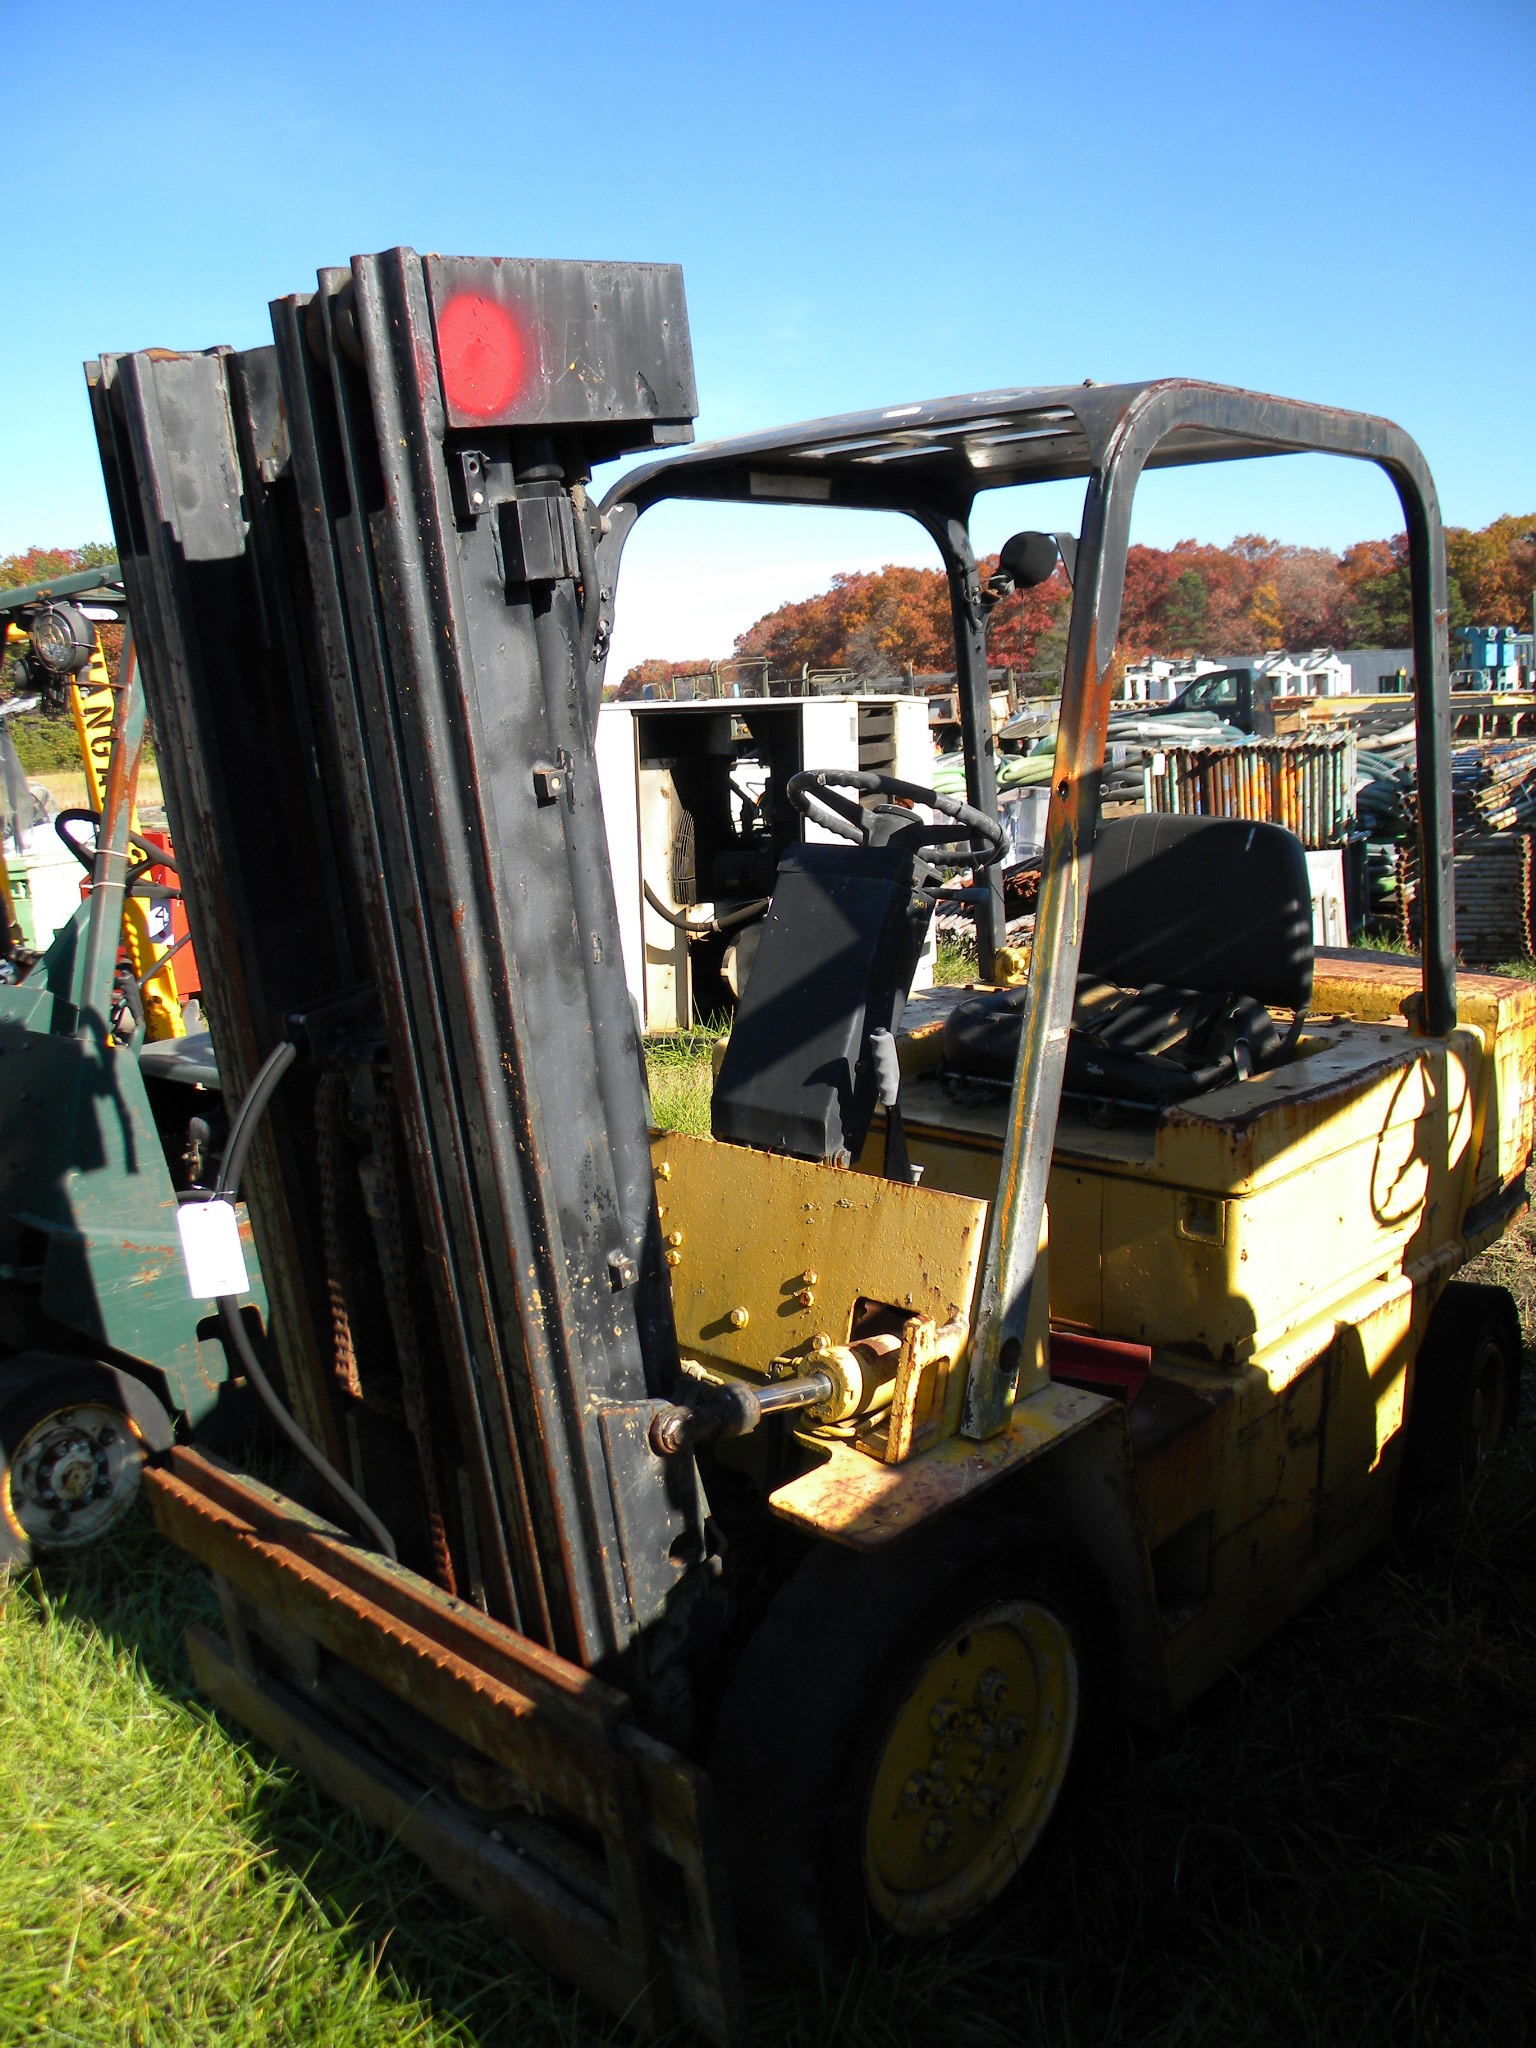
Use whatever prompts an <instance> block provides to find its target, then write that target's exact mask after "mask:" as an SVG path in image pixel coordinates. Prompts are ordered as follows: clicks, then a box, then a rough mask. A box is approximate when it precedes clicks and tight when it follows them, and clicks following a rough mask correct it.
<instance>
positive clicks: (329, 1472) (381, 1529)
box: [213, 1040, 399, 1564]
mask: <svg viewBox="0 0 1536 2048" xmlns="http://www.w3.org/2000/svg"><path fill="white" fill-rule="evenodd" d="M297 1057H298V1049H297V1047H295V1046H293V1045H291V1044H289V1043H288V1041H287V1040H284V1042H283V1043H282V1044H281V1045H279V1046H277V1047H275V1048H274V1049H273V1051H271V1052H270V1053H268V1055H267V1057H266V1058H265V1059H264V1060H263V1061H262V1063H261V1066H260V1068H259V1070H258V1071H257V1074H256V1078H255V1080H254V1081H252V1083H251V1085H250V1087H249V1088H247V1089H246V1091H245V1100H244V1101H243V1102H242V1103H241V1105H240V1107H239V1109H238V1110H236V1112H235V1120H234V1122H233V1124H231V1126H230V1131H229V1142H228V1143H227V1144H226V1145H225V1147H224V1161H223V1164H222V1165H221V1166H220V1168H219V1178H218V1184H217V1185H216V1186H215V1188H214V1191H213V1199H214V1200H215V1201H216V1202H233V1201H234V1199H235V1195H236V1192H237V1191H238V1189H239V1186H240V1176H241V1174H242V1173H243V1172H244V1170H245V1160H246V1155H247V1153H248V1152H249V1151H250V1149H251V1140H252V1138H253V1137H254V1136H255V1135H256V1126H257V1124H258V1123H259V1122H260V1120H261V1113H262V1111H263V1110H264V1109H265V1108H266V1106H267V1104H268V1102H269V1101H270V1100H271V1099H272V1094H273V1091H274V1090H275V1089H276V1087H277V1084H278V1082H279V1081H281V1080H282V1078H283V1076H284V1074H286V1073H287V1071H288V1069H289V1068H290V1067H291V1066H292V1065H293V1063H294V1060H295V1059H296V1058H297ZM218 1310H219V1319H220V1321H221V1322H222V1323H223V1325H224V1334H225V1336H226V1337H227V1338H228V1339H229V1342H230V1343H231V1344H232V1345H233V1347H234V1349H235V1352H236V1354H237V1355H238V1357H239V1359H240V1363H241V1365H242V1366H244V1368H245V1373H246V1377H247V1378H248V1379H249V1381H250V1383H251V1385H252V1386H253V1387H254V1388H255V1389H256V1391H257V1393H258V1394H259V1395H260V1396H261V1401H262V1405H263V1407H265V1409H266V1410H267V1412H268V1414H269V1415H270V1416H271V1417H272V1420H273V1421H274V1422H275V1423H276V1424H277V1426H278V1428H279V1429H280V1430H281V1431H282V1432H283V1435H284V1436H285V1437H287V1439H288V1441H289V1442H290V1443H291V1444H292V1445H293V1447H294V1449H295V1450H296V1451H297V1452H298V1454H299V1456H300V1457H301V1458H303V1459H304V1460H305V1462H306V1463H307V1464H309V1465H311V1466H312V1467H313V1468H314V1470H315V1471H316V1472H318V1473H319V1475H320V1477H321V1478H322V1479H323V1480H324V1481H325V1483H326V1485H327V1486H329V1487H331V1488H332V1489H333V1491H334V1492H335V1493H336V1496H337V1498H338V1499H340V1500H343V1501H345V1502H346V1504H347V1506H348V1507H349V1508H350V1509H351V1510H352V1512H353V1514H355V1515H356V1516H357V1518H358V1520H359V1521H360V1522H361V1523H362V1524H363V1526H364V1528H366V1529H367V1530H368V1532H369V1534H370V1535H372V1536H373V1537H374V1539H375V1541H376V1542H377V1543H378V1546H379V1548H380V1550H382V1551H383V1553H384V1555H385V1556H386V1557H387V1558H388V1559H389V1561H390V1563H391V1564H397V1563H398V1562H399V1556H398V1553H397V1552H396V1549H395V1539H394V1538H393V1537H392V1536H391V1535H390V1533H389V1531H388V1530H387V1529H386V1528H385V1526H384V1524H383V1523H382V1522H381V1521H380V1520H379V1518H378V1516H377V1515H376V1514H375V1513H374V1512H373V1509H372V1508H371V1507H369V1505H368V1503H367V1501H365V1500H364V1499H363V1497H362V1495H361V1494H360V1493H355V1492H354V1491H353V1489H352V1488H351V1487H350V1486H348V1484H347V1482H346V1480H345V1479H343V1478H342V1476H341V1474H340V1473H339V1472H338V1471H337V1470H336V1467H335V1466H334V1465H333V1464H332V1463H331V1462H330V1460H329V1459H328V1458H327V1457H326V1456H325V1455H324V1454H323V1453H322V1452H321V1451H320V1450H318V1449H317V1448H316V1446H315V1445H314V1444H312V1443H311V1442H310V1440H309V1438H308V1437H307V1436H306V1435H305V1434H304V1432H303V1430H302V1429H301V1428H300V1427H299V1425H298V1423H296V1422H295V1421H294V1419H293V1417H292V1416H291V1415H290V1414H289V1413H288V1410H287V1409H286V1408H285V1407H284V1406H283V1404H282V1402H281V1401H280V1400H279V1399H278V1398H277V1394H276V1392H275V1390H274V1389H273V1386H272V1382H271V1381H270V1380H269V1379H268V1378H267V1376H266V1374H265V1373H264V1372H263V1371H262V1369H261V1361H260V1360H259V1359H258V1358H257V1356H256V1349H255V1346H254V1345H253V1344H252V1343H251V1340H250V1337H249V1335H248V1333H247V1331H246V1327H245V1320H244V1318H243V1317H242V1316H241V1314H240V1304H239V1301H238V1300H237V1299H236V1297H235V1296H234V1295H233V1294H225V1295H221V1296H220V1297H219V1302H218Z"/></svg>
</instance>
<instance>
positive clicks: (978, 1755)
mask: <svg viewBox="0 0 1536 2048" xmlns="http://www.w3.org/2000/svg"><path fill="white" fill-rule="evenodd" d="M1076 1732H1077V1660H1076V1656H1075V1654H1074V1651H1073V1647H1072V1641H1071V1637H1070V1635H1069V1634H1068V1632H1067V1630H1066V1628H1065V1626H1064V1625H1063V1623H1062V1622H1061V1621H1060V1619H1059V1618H1058V1617H1057V1616H1056V1615H1055V1614H1053V1613H1052V1612H1051V1611H1050V1609H1048V1608H1046V1607H1042V1606H1040V1605H1039V1604H1037V1603H1036V1602H1034V1601H1027V1600H1014V1601H1006V1602H1000V1603H998V1604H997V1605H995V1606H993V1607H989V1608H987V1609H986V1610H984V1611H983V1612H982V1613H981V1614H978V1615H975V1616H973V1617H972V1618H971V1620H969V1621H968V1622H967V1623H966V1624H965V1625H964V1626H963V1627H962V1628H960V1629H957V1630H956V1631H955V1633H954V1634H953V1635H951V1636H950V1637H949V1638H948V1639H947V1641H946V1642H945V1643H944V1644H943V1645H942V1646H941V1647H940V1648H939V1650H938V1651H937V1652H936V1653H935V1654H934V1655H933V1656H932V1657H930V1658H929V1660H928V1662H927V1663H926V1664H925V1665H924V1666H923V1668H922V1670H921V1671H920V1672H919V1673H918V1675H917V1677H916V1679H915V1681H914V1683H913V1684H912V1686H911V1688H910V1690H909V1691H908V1693H907V1696H906V1698H905V1699H904V1700H903V1702H902V1704H901V1705H900V1707H899V1708H898V1709H897V1712H896V1715H895V1718H894V1719H893V1721H892V1723H891V1727H890V1729H889V1731H888V1732H887V1735H886V1740H885V1744H884V1747H883V1749H882V1750H881V1752H880V1756H879V1760H878V1762H877V1764H876V1767H875V1773H874V1780H873V1784H872V1787H871V1791H870V1799H869V1807H868V1813H867V1819H866V1826H865V1843H864V1868H865V1879H866V1883H867V1885H868V1889H869V1894H870V1898H871V1901H872V1903H873V1904H874V1906H875V1908H876V1910H877V1911H878V1912H879V1913H880V1915H881V1917H882V1919H884V1920H886V1921H887V1922H888V1923H889V1924H890V1925H892V1926H895V1927H898V1928H901V1929H903V1930H906V1931H911V1932H924V1933H937V1932H939V1931H940V1930H941V1929H942V1928H945V1927H949V1926H953V1925H955V1924H956V1923H957V1922H958V1921H960V1920H963V1919H965V1918H966V1917H967V1916H968V1915H969V1914H971V1913H973V1912H975V1911H976V1910H977V1909H978V1908H979V1907H980V1906H981V1905H983V1904H985V1903H986V1901H987V1900H988V1899H990V1898H991V1897H993V1896H994V1895H995V1894H996V1893H997V1892H998V1891H1000V1890H1001V1889H1002V1887H1003V1886H1004V1885H1005V1884H1006V1883H1007V1882H1008V1880H1009V1878H1010V1877H1011V1876H1012V1875H1013V1873H1014V1872H1015V1870H1017V1869H1018V1867H1019V1865H1020V1864H1021V1863H1022V1862H1023V1861H1024V1858H1025V1857H1026V1856H1027V1855H1028V1854H1029V1851H1030V1849H1031V1848H1032V1847H1033V1846H1034V1844H1035V1842H1036V1840H1037V1839H1038V1838H1039V1835H1040V1831H1041V1829H1042V1828H1043V1827H1044V1825H1045V1823H1046V1821H1047V1820H1048V1819H1049V1817H1050V1813H1051V1809H1052V1808H1053V1807H1054V1805H1055V1803H1056V1798H1057V1795H1058V1794H1059V1792H1060V1790H1061V1786H1062V1783H1063V1781H1064V1780H1065V1777H1066V1773H1067V1766H1068V1764H1069V1763H1070V1761H1071V1755H1072V1745H1073V1741H1074V1739H1075V1736H1076Z"/></svg>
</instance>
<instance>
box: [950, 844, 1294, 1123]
mask: <svg viewBox="0 0 1536 2048" xmlns="http://www.w3.org/2000/svg"><path fill="white" fill-rule="evenodd" d="M1312 966H1313V954H1312V891H1311V886H1310V882H1309V878H1308V875H1307V858H1306V854H1305V852H1304V851H1303V849H1302V844H1301V841H1300V840H1299V839H1298V838H1297V837H1296V835H1295V834H1294V833H1293V832H1289V831H1287V830H1286V829H1285V828H1284V827H1283V826H1281V825H1270V824H1258V823H1253V822H1250V821H1249V820H1247V819H1242V818H1199V817H1193V818H1192V817H1168V816H1160V815H1155V814H1154V815H1151V816H1146V817H1139V818H1122V819H1114V820H1112V821H1111V822H1109V823H1108V824H1105V825H1101V826H1100V828H1099V831H1098V834H1097V836H1096V838H1095V841H1094V849H1093V873H1092V880H1091V882H1090V884H1089V890H1088V911H1087V917H1086V919H1085V922H1084V928H1083V947H1082V954H1081V958H1080V962H1079V974H1078V984H1077V991H1076V1003H1075V1007H1074V1011H1073V1028H1072V1032H1071V1035H1070V1037H1069V1039H1068V1044H1067V1062H1066V1077H1065V1081H1064V1084H1063V1085H1064V1087H1065V1089H1066V1090H1067V1092H1068V1093H1071V1094H1078V1095H1087V1096H1098V1097H1112V1098H1115V1099H1118V1100H1122V1101H1129V1102H1132V1103H1138V1104H1146V1105H1148V1106H1157V1105H1160V1104H1163V1103H1168V1102H1174V1101H1180V1100H1184V1099H1187V1098H1188V1097H1190V1096H1194V1095H1198V1094H1201V1093H1203V1092H1204V1091H1206V1090H1207V1089H1210V1088H1215V1087H1220V1086H1222V1085H1224V1084H1225V1083H1226V1082H1228V1081H1232V1080H1235V1079H1237V1078H1239V1077H1240V1076H1241V1075H1243V1074H1245V1073H1252V1072H1256V1071H1261V1070H1262V1069H1264V1068H1266V1067H1269V1066H1273V1065H1276V1064H1278V1062H1279V1061H1280V1060H1281V1059H1283V1058H1284V1057H1285V1056H1286V1054H1287V1053H1288V1052H1289V1051H1290V1049H1291V1047H1292V1046H1293V1045H1294V1044H1295V1041H1296V1038H1297V1036H1298V1035H1299V1032H1300V1027H1301V1020H1302V1018H1303V1016H1304V1015H1305V1012H1306V1008H1307V1005H1308V1004H1309V1003H1310V1002H1311V1000H1312ZM1024 993H1025V992H1024V990H1023V989H1021V988H1018V989H999V990H997V991H995V992H992V993H988V994H986V995H979V996H973V997H972V998H971V999H970V1000H969V1001H968V1002H964V1003H961V1004H959V1005H957V1007H956V1008H955V1009H954V1010H953V1011H951V1013H950V1015H949V1017H948V1018H947V1019H946V1021H945V1025H944V1064H945V1067H946V1068H947V1069H948V1071H950V1072H951V1073H953V1074H958V1075H967V1076H970V1077H972V1078H975V1079H982V1080H991V1081H1011V1080H1012V1078H1013V1070H1014V1065H1015V1062H1016V1060H1017V1057H1018V1045H1019V1031H1020V1028H1021V1025H1022V1014H1023V1004H1024ZM1271 1004H1273V1005H1275V1006H1276V1007H1278V1008H1283V1009H1287V1010H1289V1011H1291V1012H1292V1015H1293V1020H1294V1021H1293V1022H1292V1024H1291V1026H1290V1028H1289V1030H1288V1031H1282V1029H1281V1027H1280V1026H1279V1025H1278V1024H1277V1023H1276V1022H1275V1020H1274V1018H1273V1017H1272V1016H1271V1015H1270V1012H1269V1007H1268V1006H1269V1005H1271Z"/></svg>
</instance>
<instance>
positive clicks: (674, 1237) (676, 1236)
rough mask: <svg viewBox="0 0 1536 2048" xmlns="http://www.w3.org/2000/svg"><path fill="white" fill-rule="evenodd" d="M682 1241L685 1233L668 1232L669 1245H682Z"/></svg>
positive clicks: (678, 1231) (677, 1231)
mask: <svg viewBox="0 0 1536 2048" xmlns="http://www.w3.org/2000/svg"><path fill="white" fill-rule="evenodd" d="M682 1241H683V1233H682V1232H681V1231H680V1230H669V1231H668V1232H667V1243H668V1244H681V1243H682Z"/></svg>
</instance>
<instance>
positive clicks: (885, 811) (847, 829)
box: [788, 768, 1007, 869]
mask: <svg viewBox="0 0 1536 2048" xmlns="http://www.w3.org/2000/svg"><path fill="white" fill-rule="evenodd" d="M834 788H836V789H852V790H857V791H858V792H859V794H860V795H861V796H880V797H884V798H886V799H887V801H886V802H884V803H878V804H870V805H867V806H866V805H864V804H860V803H855V802H853V801H851V800H850V799H849V798H848V797H845V796H837V795H835V794H834ZM788 795H789V800H790V802H791V803H792V804H793V805H794V807H795V809H796V810H797V811H798V812H799V813H800V815H801V816H802V817H803V818H809V819H810V821H811V823H812V824H813V825H820V826H821V827H822V829H823V830H824V831H827V832H835V833H836V834H837V836H838V838H839V839H848V840H851V841H852V842H853V844H854V845H855V846H899V847H900V848H901V849H902V851H903V852H906V853H910V854H911V855H912V856H913V858H914V859H916V860H923V861H926V862H927V863H928V865H929V866H930V867H934V868H954V869H958V868H987V867H991V866H992V865H993V863H994V862H996V861H999V860H1001V859H1002V857H1003V853H1004V850H1005V848H1006V846H1007V841H1006V840H1005V839H1004V837H1003V828H1002V826H1001V825H999V824H998V822H997V820H996V819H995V818H988V817H986V816H984V815H983V814H982V812H980V811H977V810H973V809H972V808H971V806H970V805H969V804H963V803H961V801H960V799H959V798H958V797H954V796H941V795H940V793H939V792H938V790H936V789H924V788H922V787H921V785H920V784H918V783H915V782H898V781H897V780H896V778H895V776H894V775H876V774H875V773H874V772H873V771H872V770H870V769H864V768H857V769H855V768H803V769H802V770H801V771H800V773H799V774H798V775H792V776H791V777H790V778H789V785H788ZM898 798H899V799H901V801H899V802H898V801H896V799H898ZM910 804H922V805H924V806H925V808H927V809H928V810H930V811H937V812H938V813H939V814H940V816H941V817H945V818H953V819H954V821H955V822H954V824H953V825H951V826H942V825H938V824H933V823H930V822H929V820H928V819H926V818H914V817H913V815H912V812H911V811H910V810H909V809H908V808H907V807H908V805H910ZM971 839H981V840H983V841H985V845H984V846H983V847H982V848H980V849H977V848H975V847H973V846H970V845H968V844H966V843H965V842H967V841H969V840H971Z"/></svg>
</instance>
